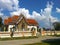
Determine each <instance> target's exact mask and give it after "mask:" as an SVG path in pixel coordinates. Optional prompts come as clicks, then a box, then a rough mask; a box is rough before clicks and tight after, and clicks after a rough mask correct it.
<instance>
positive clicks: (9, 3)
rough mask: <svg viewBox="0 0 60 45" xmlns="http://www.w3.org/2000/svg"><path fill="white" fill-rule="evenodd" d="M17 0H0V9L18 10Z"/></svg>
mask: <svg viewBox="0 0 60 45" xmlns="http://www.w3.org/2000/svg"><path fill="white" fill-rule="evenodd" d="M18 3H19V1H18V0H0V9H3V10H5V9H7V10H9V11H12V10H18V7H19V6H18Z"/></svg>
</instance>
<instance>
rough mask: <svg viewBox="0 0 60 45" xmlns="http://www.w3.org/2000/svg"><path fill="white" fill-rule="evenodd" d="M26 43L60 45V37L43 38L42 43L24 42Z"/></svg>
mask: <svg viewBox="0 0 60 45" xmlns="http://www.w3.org/2000/svg"><path fill="white" fill-rule="evenodd" d="M26 45H60V39H49V40H48V39H47V40H43V41H42V43H41V42H39V43H34V44H26Z"/></svg>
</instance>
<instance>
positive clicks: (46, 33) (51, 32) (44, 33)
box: [41, 31, 60, 36]
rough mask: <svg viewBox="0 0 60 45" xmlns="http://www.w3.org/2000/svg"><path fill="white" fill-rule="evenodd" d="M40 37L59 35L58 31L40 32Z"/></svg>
mask: <svg viewBox="0 0 60 45" xmlns="http://www.w3.org/2000/svg"><path fill="white" fill-rule="evenodd" d="M41 34H42V36H43V35H55V34H56V35H60V31H42V32H41Z"/></svg>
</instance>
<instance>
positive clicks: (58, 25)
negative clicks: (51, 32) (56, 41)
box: [53, 22, 60, 30]
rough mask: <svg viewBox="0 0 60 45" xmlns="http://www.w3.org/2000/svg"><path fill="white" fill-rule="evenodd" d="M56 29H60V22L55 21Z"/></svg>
mask: <svg viewBox="0 0 60 45" xmlns="http://www.w3.org/2000/svg"><path fill="white" fill-rule="evenodd" d="M53 25H54V28H55V30H60V22H55V23H53Z"/></svg>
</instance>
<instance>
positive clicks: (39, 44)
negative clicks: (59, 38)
mask: <svg viewBox="0 0 60 45" xmlns="http://www.w3.org/2000/svg"><path fill="white" fill-rule="evenodd" d="M26 45H49V44H48V43H33V44H26Z"/></svg>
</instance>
